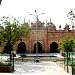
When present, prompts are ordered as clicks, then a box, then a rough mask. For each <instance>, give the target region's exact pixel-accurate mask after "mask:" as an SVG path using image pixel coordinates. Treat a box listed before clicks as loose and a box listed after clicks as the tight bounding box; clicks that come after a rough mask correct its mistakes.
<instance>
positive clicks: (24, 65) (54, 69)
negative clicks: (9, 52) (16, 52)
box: [0, 61, 71, 75]
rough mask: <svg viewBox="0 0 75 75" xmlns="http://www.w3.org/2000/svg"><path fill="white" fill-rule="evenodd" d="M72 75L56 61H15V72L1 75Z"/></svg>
mask: <svg viewBox="0 0 75 75" xmlns="http://www.w3.org/2000/svg"><path fill="white" fill-rule="evenodd" d="M38 74H39V75H71V74H68V73H67V72H65V71H64V70H63V68H61V67H60V66H58V65H57V64H56V63H55V62H50V61H41V62H39V63H36V62H18V61H16V62H15V72H13V73H0V75H38Z"/></svg>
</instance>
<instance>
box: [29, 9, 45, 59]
mask: <svg viewBox="0 0 75 75" xmlns="http://www.w3.org/2000/svg"><path fill="white" fill-rule="evenodd" d="M42 14H44V13H41V14H37V11H36V10H35V15H34V14H29V15H33V16H35V18H36V54H38V21H39V19H38V17H39V15H42ZM36 58H38V55H37V56H36Z"/></svg>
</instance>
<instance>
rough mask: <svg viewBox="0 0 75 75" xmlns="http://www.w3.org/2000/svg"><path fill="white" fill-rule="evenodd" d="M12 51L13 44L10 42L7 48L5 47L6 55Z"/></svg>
mask: <svg viewBox="0 0 75 75" xmlns="http://www.w3.org/2000/svg"><path fill="white" fill-rule="evenodd" d="M10 51H12V44H10V43H9V42H8V43H7V44H6V46H4V53H9V52H10Z"/></svg>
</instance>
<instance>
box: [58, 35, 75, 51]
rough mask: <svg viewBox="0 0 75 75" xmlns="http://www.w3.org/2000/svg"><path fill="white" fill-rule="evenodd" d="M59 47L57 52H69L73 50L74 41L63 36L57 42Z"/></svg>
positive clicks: (74, 46)
mask: <svg viewBox="0 0 75 75" xmlns="http://www.w3.org/2000/svg"><path fill="white" fill-rule="evenodd" d="M59 44H60V47H59V48H58V50H62V51H64V52H71V51H72V49H73V48H75V39H74V37H73V38H71V37H69V36H67V35H66V36H64V38H63V39H62V40H60V42H59Z"/></svg>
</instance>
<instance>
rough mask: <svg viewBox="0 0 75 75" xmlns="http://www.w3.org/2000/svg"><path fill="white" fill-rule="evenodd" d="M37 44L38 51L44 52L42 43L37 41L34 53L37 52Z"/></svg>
mask: <svg viewBox="0 0 75 75" xmlns="http://www.w3.org/2000/svg"><path fill="white" fill-rule="evenodd" d="M36 45H37V49H38V53H42V44H41V43H39V42H38V43H37V44H36V43H35V44H34V53H36Z"/></svg>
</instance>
